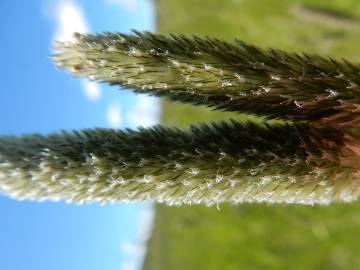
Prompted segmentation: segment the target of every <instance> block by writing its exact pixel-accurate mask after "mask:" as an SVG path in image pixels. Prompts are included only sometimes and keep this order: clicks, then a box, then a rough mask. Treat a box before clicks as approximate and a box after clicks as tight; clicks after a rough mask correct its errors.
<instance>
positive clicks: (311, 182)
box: [0, 121, 360, 205]
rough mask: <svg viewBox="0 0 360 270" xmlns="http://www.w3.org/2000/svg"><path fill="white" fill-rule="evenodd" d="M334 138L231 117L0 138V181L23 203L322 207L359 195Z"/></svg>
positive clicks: (326, 132) (343, 149)
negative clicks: (184, 126)
mask: <svg viewBox="0 0 360 270" xmlns="http://www.w3.org/2000/svg"><path fill="white" fill-rule="evenodd" d="M342 136H343V135H342V134H339V132H337V131H334V130H331V129H326V128H313V127H311V126H307V125H293V126H290V125H276V126H268V125H264V126H259V125H255V124H251V123H247V124H240V123H238V122H235V121H231V122H227V123H226V122H221V123H217V124H211V125H197V126H191V127H190V129H188V130H179V129H171V128H164V127H161V126H156V127H153V128H150V129H140V130H138V131H134V130H127V131H115V130H111V129H87V130H83V131H79V132H63V133H59V134H52V135H49V136H41V135H28V136H23V137H2V138H1V139H0V161H1V163H0V171H1V175H0V183H1V185H0V187H1V190H2V191H3V192H5V193H6V194H8V195H10V196H13V197H16V198H23V199H32V200H43V199H50V200H59V199H65V200H67V201H69V202H76V203H82V202H91V201H97V202H102V203H105V202H112V201H125V202H129V201H144V200H155V201H158V202H166V203H168V204H175V205H178V204H183V203H186V204H194V203H196V204H198V203H201V204H206V205H212V204H218V203H222V202H230V203H235V204H236V203H241V202H270V203H279V202H285V203H303V204H314V203H318V204H328V203H330V202H333V201H345V202H347V201H353V200H355V199H356V198H357V197H358V196H359V193H360V189H359V188H360V182H359V180H360V179H359V173H358V168H354V167H352V166H351V165H350V164H348V163H346V162H345V163H344V160H346V159H347V158H350V159H351V160H352V158H353V157H354V155H353V156H351V157H349V156H348V155H349V153H351V150H350V149H348V148H347V146H346V145H344V144H343V142H342V139H343V138H342Z"/></svg>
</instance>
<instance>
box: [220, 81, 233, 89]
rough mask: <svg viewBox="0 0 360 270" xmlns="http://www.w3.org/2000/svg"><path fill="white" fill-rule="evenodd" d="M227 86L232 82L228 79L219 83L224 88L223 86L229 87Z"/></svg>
mask: <svg viewBox="0 0 360 270" xmlns="http://www.w3.org/2000/svg"><path fill="white" fill-rule="evenodd" d="M229 86H232V83H231V82H230V81H223V82H222V83H221V87H222V88H224V87H229Z"/></svg>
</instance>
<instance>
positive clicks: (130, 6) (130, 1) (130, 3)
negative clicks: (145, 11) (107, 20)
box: [107, 0, 138, 13]
mask: <svg viewBox="0 0 360 270" xmlns="http://www.w3.org/2000/svg"><path fill="white" fill-rule="evenodd" d="M107 2H108V3H110V4H113V5H119V6H120V7H121V8H123V9H125V10H126V11H128V12H132V13H133V12H135V11H136V9H137V7H138V2H137V0H107Z"/></svg>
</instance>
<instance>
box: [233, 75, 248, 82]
mask: <svg viewBox="0 0 360 270" xmlns="http://www.w3.org/2000/svg"><path fill="white" fill-rule="evenodd" d="M234 75H235V77H236V78H237V79H238V80H239V82H245V81H246V80H245V77H244V76H242V75H240V74H239V73H235V74H234Z"/></svg>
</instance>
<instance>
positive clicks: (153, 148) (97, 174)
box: [0, 31, 360, 205]
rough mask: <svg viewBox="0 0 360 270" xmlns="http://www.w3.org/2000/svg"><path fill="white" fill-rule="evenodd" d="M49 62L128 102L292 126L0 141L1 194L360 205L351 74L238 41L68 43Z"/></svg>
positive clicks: (359, 150) (91, 37) (140, 36)
mask: <svg viewBox="0 0 360 270" xmlns="http://www.w3.org/2000/svg"><path fill="white" fill-rule="evenodd" d="M74 37H75V41H73V42H68V43H63V42H58V43H56V45H55V53H54V55H53V58H54V61H55V62H56V64H57V65H58V67H60V68H63V69H67V70H70V71H71V72H72V73H73V74H74V75H76V76H80V77H88V78H90V79H92V80H96V81H100V82H105V83H109V84H111V85H119V86H121V87H128V88H132V89H133V90H134V91H135V92H137V93H146V94H151V95H155V96H165V97H168V98H169V99H170V100H173V101H177V102H183V103H191V104H193V105H205V106H209V107H212V108H214V109H220V110H226V111H234V112H246V113H251V114H257V115H260V116H264V117H265V118H267V119H274V118H276V119H283V120H291V122H284V123H276V124H274V123H272V124H267V123H263V124H255V123H251V122H247V123H239V122H237V121H234V120H229V121H228V122H219V123H211V124H200V125H194V126H191V127H190V128H188V129H184V130H182V129H177V128H165V127H162V126H155V127H152V128H149V129H143V128H139V129H138V130H124V131H120V130H111V129H87V130H81V131H73V132H63V133H57V134H51V135H48V136H42V135H36V134H35V135H27V136H21V137H1V138H0V192H3V193H5V194H8V195H10V196H13V197H16V198H25V199H35V200H42V199H51V200H57V199H66V200H68V201H70V202H77V203H80V202H91V201H98V202H110V201H144V200H156V201H159V202H166V203H168V204H176V205H179V204H183V203H186V204H191V203H201V204H206V205H212V204H217V203H222V202H230V203H235V204H236V203H241V202H270V203H279V202H285V203H303V204H314V203H317V204H328V203H330V202H335V201H341V202H348V201H353V200H356V199H357V198H358V196H359V195H360V166H359V165H360V145H359V130H358V128H359V119H360V117H359V116H360V108H359V100H360V93H359V91H360V87H359V86H358V85H360V79H359V74H360V65H358V64H353V63H350V62H347V61H345V60H343V61H337V60H334V59H331V58H323V57H320V56H316V55H306V54H301V55H300V54H294V53H286V52H283V51H279V50H273V49H269V50H262V49H259V48H257V47H255V46H252V45H248V44H246V43H244V42H241V41H236V43H234V44H230V43H227V42H224V41H221V40H218V39H213V38H206V39H201V38H198V37H186V36H181V35H180V36H178V35H170V36H162V35H157V34H152V33H148V32H144V33H143V32H136V31H135V32H134V34H131V35H128V34H122V33H103V34H86V35H81V34H75V35H74Z"/></svg>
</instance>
